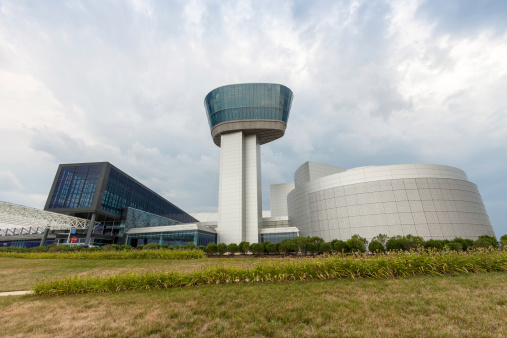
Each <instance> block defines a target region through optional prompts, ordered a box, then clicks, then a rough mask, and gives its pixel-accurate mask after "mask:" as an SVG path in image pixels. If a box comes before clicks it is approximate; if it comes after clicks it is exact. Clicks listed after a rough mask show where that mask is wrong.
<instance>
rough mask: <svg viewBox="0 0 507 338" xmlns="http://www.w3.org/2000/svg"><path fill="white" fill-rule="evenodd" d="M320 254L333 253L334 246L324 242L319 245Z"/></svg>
mask: <svg viewBox="0 0 507 338" xmlns="http://www.w3.org/2000/svg"><path fill="white" fill-rule="evenodd" d="M319 253H321V254H330V253H333V246H332V245H331V243H329V242H322V243H320V245H319Z"/></svg>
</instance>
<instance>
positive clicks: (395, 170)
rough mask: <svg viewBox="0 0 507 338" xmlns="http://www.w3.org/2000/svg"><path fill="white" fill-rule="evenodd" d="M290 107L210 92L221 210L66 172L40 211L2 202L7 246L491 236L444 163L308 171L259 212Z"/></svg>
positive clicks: (76, 170) (0, 231)
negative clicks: (270, 157)
mask: <svg viewBox="0 0 507 338" xmlns="http://www.w3.org/2000/svg"><path fill="white" fill-rule="evenodd" d="M292 100H293V93H292V91H291V90H290V89H289V88H287V87H286V86H283V85H280V84H270V83H248V84H237V85H228V86H223V87H219V88H216V89H214V90H212V91H211V92H210V93H208V94H207V95H206V97H205V99H204V106H205V111H206V116H207V118H208V123H209V126H210V130H211V138H212V140H213V142H214V143H215V144H216V145H217V146H218V147H220V148H221V149H220V176H219V201H218V212H217V213H195V214H190V213H187V212H185V211H183V210H182V209H180V208H178V207H177V206H176V205H174V204H173V203H171V202H170V201H168V200H167V199H165V198H163V197H162V196H160V195H159V194H157V193H156V192H154V191H153V190H151V189H149V188H148V187H146V186H144V185H143V184H141V183H140V182H139V181H137V180H135V179H134V178H132V177H131V176H129V175H128V174H126V173H125V172H123V171H122V170H120V169H118V168H117V167H115V166H113V165H112V164H110V163H108V162H97V163H72V164H61V165H60V166H59V167H58V170H57V172H56V175H55V179H54V182H53V185H52V187H51V190H50V193H49V196H48V199H47V202H46V205H45V207H44V211H42V210H37V209H33V208H27V207H23V206H16V205H13V204H11V203H7V202H0V245H15V246H36V245H39V244H43V245H47V244H49V243H52V242H55V243H67V241H69V240H70V238H71V237H70V231H71V229H74V230H73V237H75V240H76V242H77V243H80V244H91V245H104V244H110V243H116V244H129V245H132V246H137V245H141V244H148V243H159V244H168V245H171V246H172V245H186V244H187V243H188V242H193V243H194V244H195V245H207V244H208V243H210V242H215V243H226V244H229V243H239V242H241V241H248V242H250V243H255V242H264V241H269V242H272V243H278V242H280V241H282V240H283V239H286V238H294V237H297V236H319V237H322V238H323V239H324V240H326V241H331V240H333V239H341V240H347V239H349V238H350V237H351V236H352V235H354V234H359V235H360V236H362V237H365V238H366V239H368V240H370V239H371V238H373V237H374V236H376V235H378V234H387V235H389V236H396V235H408V234H411V235H416V236H421V237H423V238H424V239H426V240H427V239H430V238H433V239H453V238H455V237H462V238H470V239H477V238H478V237H479V236H481V235H489V236H495V234H494V231H493V227H492V226H491V222H490V220H489V217H488V214H487V212H486V209H485V206H484V203H483V201H482V198H481V195H480V193H479V190H478V188H477V186H476V185H475V184H473V183H471V182H470V181H468V178H467V175H466V174H465V172H463V171H462V170H460V169H457V168H453V167H449V166H444V165H434V164H402V165H388V166H369V167H361V168H353V169H344V168H340V167H336V166H330V165H326V164H320V163H315V162H306V163H304V164H303V165H301V166H300V167H299V168H298V169H297V170H296V171H295V174H294V181H293V182H290V183H281V184H273V185H271V186H270V210H269V211H263V210H262V191H261V166H260V163H261V161H260V158H261V152H260V150H261V145H263V144H266V143H269V142H272V141H275V140H277V139H279V138H281V137H283V135H284V133H285V130H286V128H287V123H288V120H289V115H290V110H291V106H292ZM27 236H29V237H27ZM39 239H40V241H39Z"/></svg>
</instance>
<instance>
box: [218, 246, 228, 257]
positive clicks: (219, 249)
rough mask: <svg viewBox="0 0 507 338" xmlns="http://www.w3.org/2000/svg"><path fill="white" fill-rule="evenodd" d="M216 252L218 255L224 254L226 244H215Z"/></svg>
mask: <svg viewBox="0 0 507 338" xmlns="http://www.w3.org/2000/svg"><path fill="white" fill-rule="evenodd" d="M217 252H218V254H219V255H225V253H226V252H227V244H225V243H220V244H217Z"/></svg>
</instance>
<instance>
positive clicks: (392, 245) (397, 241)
mask: <svg viewBox="0 0 507 338" xmlns="http://www.w3.org/2000/svg"><path fill="white" fill-rule="evenodd" d="M401 237H402V236H394V237H391V238H389V240H388V241H387V243H386V249H387V250H388V251H395V250H405V246H404V245H403V241H402V240H401Z"/></svg>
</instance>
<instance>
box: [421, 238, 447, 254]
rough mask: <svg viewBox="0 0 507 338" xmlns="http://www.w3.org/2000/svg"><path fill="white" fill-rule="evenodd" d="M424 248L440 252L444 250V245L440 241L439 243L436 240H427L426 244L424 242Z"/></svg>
mask: <svg viewBox="0 0 507 338" xmlns="http://www.w3.org/2000/svg"><path fill="white" fill-rule="evenodd" d="M424 248H425V249H436V250H439V251H440V250H442V249H443V248H444V243H442V241H439V240H437V239H429V240H427V241H426V242H424Z"/></svg>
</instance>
